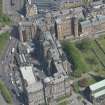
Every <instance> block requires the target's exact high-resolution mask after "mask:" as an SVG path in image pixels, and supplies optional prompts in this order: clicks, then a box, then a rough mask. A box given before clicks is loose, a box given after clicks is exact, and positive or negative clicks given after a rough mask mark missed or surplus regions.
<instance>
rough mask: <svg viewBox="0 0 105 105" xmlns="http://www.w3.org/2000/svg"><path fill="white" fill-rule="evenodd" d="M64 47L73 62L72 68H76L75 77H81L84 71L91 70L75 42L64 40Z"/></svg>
mask: <svg viewBox="0 0 105 105" xmlns="http://www.w3.org/2000/svg"><path fill="white" fill-rule="evenodd" d="M63 49H64V51H65V52H66V54H67V56H68V59H69V60H70V62H71V63H72V68H73V70H74V73H73V75H74V76H75V77H80V76H81V74H82V73H86V72H87V71H89V70H90V69H89V67H88V65H87V64H86V61H85V59H84V57H83V55H82V53H81V51H80V50H79V49H78V48H77V47H76V46H75V44H74V43H70V42H64V44H63Z"/></svg>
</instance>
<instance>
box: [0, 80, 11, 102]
mask: <svg viewBox="0 0 105 105" xmlns="http://www.w3.org/2000/svg"><path fill="white" fill-rule="evenodd" d="M0 92H1V94H2V96H3V97H4V99H5V100H6V102H7V103H9V104H11V103H12V96H11V93H10V91H9V90H8V89H7V87H6V86H5V85H4V83H3V82H2V81H1V80H0Z"/></svg>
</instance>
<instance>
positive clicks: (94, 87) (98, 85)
mask: <svg viewBox="0 0 105 105" xmlns="http://www.w3.org/2000/svg"><path fill="white" fill-rule="evenodd" d="M102 87H105V79H104V80H102V81H100V82H97V83H95V84H93V85H90V86H89V88H90V90H91V91H93V92H94V91H95V90H97V89H100V88H102Z"/></svg>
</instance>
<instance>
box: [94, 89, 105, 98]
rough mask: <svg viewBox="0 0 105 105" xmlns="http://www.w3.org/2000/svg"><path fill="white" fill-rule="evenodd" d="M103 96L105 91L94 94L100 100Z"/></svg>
mask: <svg viewBox="0 0 105 105" xmlns="http://www.w3.org/2000/svg"><path fill="white" fill-rule="evenodd" d="M103 95H105V89H104V90H101V91H99V92H97V93H95V94H93V96H94V98H98V97H100V96H103Z"/></svg>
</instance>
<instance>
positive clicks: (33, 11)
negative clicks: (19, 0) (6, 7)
mask: <svg viewBox="0 0 105 105" xmlns="http://www.w3.org/2000/svg"><path fill="white" fill-rule="evenodd" d="M36 15H37V6H36V4H29V3H27V5H26V17H27V18H32V17H35V16H36Z"/></svg>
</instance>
